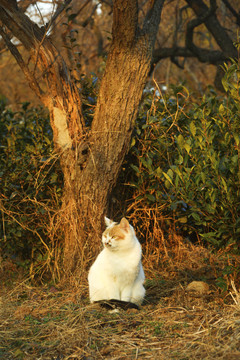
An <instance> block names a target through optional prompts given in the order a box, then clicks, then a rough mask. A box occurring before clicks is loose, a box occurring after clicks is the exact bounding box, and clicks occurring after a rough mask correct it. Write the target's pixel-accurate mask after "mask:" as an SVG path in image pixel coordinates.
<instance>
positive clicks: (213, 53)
mask: <svg viewBox="0 0 240 360" xmlns="http://www.w3.org/2000/svg"><path fill="white" fill-rule="evenodd" d="M198 52H201V56H200V58H199V57H198V55H197V54H196V53H193V52H192V51H191V50H190V49H189V48H187V47H181V46H175V47H171V48H160V49H156V50H154V52H153V61H152V62H153V64H156V63H157V62H159V61H160V60H162V59H165V58H169V57H170V58H171V60H172V61H173V62H174V63H175V62H176V60H175V59H176V58H177V57H184V58H190V57H191V58H193V57H197V58H198V60H199V61H201V62H203V63H209V64H213V65H216V64H218V63H219V62H222V61H226V60H227V57H226V56H224V54H223V52H222V51H219V50H208V49H203V48H198Z"/></svg>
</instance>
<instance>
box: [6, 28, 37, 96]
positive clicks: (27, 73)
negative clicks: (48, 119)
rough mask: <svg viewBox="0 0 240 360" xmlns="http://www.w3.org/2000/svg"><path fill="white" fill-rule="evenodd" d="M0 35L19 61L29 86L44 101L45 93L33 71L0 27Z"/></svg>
mask: <svg viewBox="0 0 240 360" xmlns="http://www.w3.org/2000/svg"><path fill="white" fill-rule="evenodd" d="M0 34H1V36H2V38H3V39H4V41H5V43H6V45H7V47H8V49H9V51H10V52H11V54H12V55H13V56H14V58H15V60H16V61H17V63H18V65H19V66H20V68H21V69H22V71H23V73H24V75H25V76H26V79H27V80H28V83H29V86H30V87H31V89H32V90H33V91H35V93H36V94H37V96H38V97H39V98H40V99H41V100H42V101H43V98H44V92H43V91H42V89H41V88H40V86H39V84H38V83H37V81H36V79H35V77H34V76H33V74H32V73H31V71H30V70H29V69H28V66H27V65H26V64H25V62H24V60H23V58H22V56H21V54H20V53H19V51H18V49H17V47H16V46H15V45H14V44H13V43H12V42H11V40H10V38H9V37H8V35H7V34H6V33H5V32H4V30H3V28H2V27H0Z"/></svg>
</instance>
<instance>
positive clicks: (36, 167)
mask: <svg viewBox="0 0 240 360" xmlns="http://www.w3.org/2000/svg"><path fill="white" fill-rule="evenodd" d="M0 144H1V146H0V210H1V213H2V216H1V217H2V221H1V227H0V235H1V238H0V247H1V249H2V255H3V256H4V255H8V256H12V257H14V258H16V259H19V263H20V264H21V265H23V266H24V267H26V268H27V267H28V266H29V265H30V264H31V263H33V262H34V263H35V264H37V263H39V266H40V265H41V264H42V262H43V261H46V258H47V257H48V256H49V251H50V249H49V240H48V235H49V234H48V231H49V223H50V217H51V214H52V213H53V212H54V210H55V209H57V208H58V207H59V205H60V198H61V192H62V175H61V171H60V169H59V164H58V159H57V157H56V156H55V155H54V153H53V142H52V131H51V127H50V124H49V117H48V114H47V112H46V110H44V109H43V108H30V107H29V103H24V104H23V105H22V109H21V111H18V112H13V111H12V110H10V109H7V107H6V102H5V101H4V100H1V101H0Z"/></svg>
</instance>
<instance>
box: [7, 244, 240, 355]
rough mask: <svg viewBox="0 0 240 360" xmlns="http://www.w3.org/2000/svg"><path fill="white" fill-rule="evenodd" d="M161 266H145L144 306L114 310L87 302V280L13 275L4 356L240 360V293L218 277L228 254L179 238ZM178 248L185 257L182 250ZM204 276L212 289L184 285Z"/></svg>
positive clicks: (233, 282) (230, 279)
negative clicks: (41, 280) (60, 281)
mask: <svg viewBox="0 0 240 360" xmlns="http://www.w3.org/2000/svg"><path fill="white" fill-rule="evenodd" d="M176 246H177V247H178V251H177V250H176V249H174V247H173V248H172V249H171V251H170V250H169V249H168V256H166V254H165V255H164V251H163V253H162V254H160V253H159V256H161V262H160V261H159V264H160V263H161V266H159V267H158V268H156V267H155V268H153V267H152V266H149V267H148V266H147V260H148V259H147V258H145V259H144V262H145V269H146V275H147V281H146V288H147V296H146V300H145V303H144V305H143V306H142V309H141V310H140V311H139V312H138V311H134V310H131V311H130V310H129V311H127V312H123V311H121V312H119V313H115V314H110V313H109V312H107V311H106V310H103V309H101V308H99V307H97V306H96V305H90V304H89V302H88V289H87V283H86V276H85V278H83V279H82V285H81V286H78V288H76V287H72V286H71V288H70V286H69V287H68V288H66V284H64V288H61V286H60V285H59V286H50V285H45V286H38V287H34V286H33V285H31V284H30V283H29V282H28V281H24V282H21V281H19V279H15V284H14V285H13V283H11V285H10V284H7V283H6V282H5V284H6V286H4V287H3V288H2V289H1V294H0V295H1V302H0V317H1V319H0V320H1V321H0V358H1V359H5V360H8V359H9V360H10V359H11V360H14V359H24V360H25V359H27V360H28V359H29V360H32V359H34V360H36V359H43V360H48V359H49V360H61V359H64V360H70V359H79V360H80V359H82V360H83V359H85V360H87V359H88V360H91V359H92V360H93V359H111V360H114V359H118V360H121V359H166V360H169V359H172V360H175V359H176V360H187V359H191V360H194V359H205V360H208V359H209V360H210V359H211V360H212V359H218V360H235V359H236V360H237V359H239V358H240V320H239V319H240V293H239V290H238V286H239V284H238V283H237V279H236V278H235V279H234V277H233V275H231V276H232V277H231V276H230V277H229V276H228V279H226V280H228V285H229V290H228V291H227V292H225V293H224V292H221V291H220V289H219V288H217V287H216V281H215V280H216V277H218V276H220V275H221V269H223V268H224V266H225V265H226V264H229V258H228V257H224V256H223V254H218V255H213V254H211V253H209V252H208V251H207V250H206V249H204V248H202V247H201V246H193V245H191V244H188V243H185V244H184V243H183V242H182V243H181V244H180V240H179V241H178V242H176ZM180 254H181V255H180ZM193 280H195V281H197V280H203V281H205V282H207V283H208V284H209V286H210V291H209V292H208V293H207V294H204V295H203V296H197V295H196V294H191V293H188V292H186V291H185V289H186V286H187V284H189V283H190V282H191V281H193Z"/></svg>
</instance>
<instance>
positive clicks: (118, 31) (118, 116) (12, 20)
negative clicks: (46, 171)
mask: <svg viewBox="0 0 240 360" xmlns="http://www.w3.org/2000/svg"><path fill="white" fill-rule="evenodd" d="M163 2H164V0H155V1H152V2H151V4H152V7H151V8H150V10H149V12H148V14H147V16H146V19H145V22H144V25H143V28H142V29H141V30H140V29H139V28H138V8H137V1H135V0H129V1H124V0H115V1H114V8H113V41H112V46H111V49H110V52H109V54H108V60H107V64H106V70H105V75H104V77H103V79H102V81H101V87H100V92H99V97H98V101H97V106H96V111H95V114H94V119H93V122H92V126H91V130H87V129H86V127H85V125H84V119H83V116H82V111H81V100H80V97H79V93H78V90H77V88H76V86H75V85H74V84H73V83H72V82H71V79H70V76H69V74H68V70H67V68H66V66H65V63H64V61H63V59H62V58H61V56H60V54H59V53H58V52H57V50H56V49H55V48H54V46H53V45H52V44H51V41H50V40H49V39H48V37H47V36H46V34H43V33H42V31H41V30H40V29H39V28H38V27H37V25H36V24H33V23H32V22H31V21H30V20H29V18H27V17H26V16H25V15H24V14H22V13H20V12H19V10H18V9H17V7H14V6H13V5H12V4H13V3H14V0H11V1H10V2H8V1H7V0H0V20H2V22H3V23H5V24H6V25H7V27H8V29H9V30H10V31H11V32H12V33H13V34H14V35H15V36H16V37H18V38H19V39H20V40H21V42H22V43H23V45H24V46H25V48H26V49H28V50H29V51H30V53H31V56H32V59H33V63H34V64H35V65H34V68H36V67H38V69H39V70H40V71H41V73H42V74H45V77H46V82H47V91H46V92H43V91H42V90H41V89H40V88H39V85H38V83H37V81H36V77H35V74H34V72H31V71H30V70H29V68H28V67H27V65H26V64H25V63H24V62H23V60H22V58H21V55H20V54H19V53H18V51H17V49H16V48H15V47H14V45H13V44H12V43H11V42H10V41H9V39H8V37H7V35H6V34H5V33H4V31H3V30H2V31H1V34H2V36H3V37H4V39H5V41H6V43H7V45H8V47H9V49H10V50H11V51H12V53H13V55H14V56H15V58H16V60H17V61H18V63H19V65H20V66H21V67H22V70H23V71H24V72H25V75H26V77H27V78H28V80H29V83H30V86H31V87H32V88H33V90H34V91H35V92H36V93H37V95H38V96H39V97H40V99H41V100H42V101H43V102H44V104H45V105H46V106H47V107H48V108H49V111H50V119H51V125H52V129H53V134H54V144H55V149H56V151H57V153H58V154H59V156H60V161H61V166H62V171H63V174H64V196H63V205H62V210H61V217H60V220H61V227H62V230H63V232H64V238H65V246H64V269H65V271H66V272H67V273H68V274H69V272H73V271H75V270H76V269H78V268H79V267H81V266H83V262H85V261H86V258H85V255H84V254H86V253H87V254H89V249H90V248H96V247H98V245H97V243H98V240H99V236H100V233H101V224H102V219H103V215H104V214H106V212H107V205H108V199H109V196H110V194H111V190H112V188H113V186H114V184H115V183H116V180H117V176H118V173H119V170H120V167H121V164H122V162H123V159H124V156H125V154H126V152H127V150H128V146H129V143H130V138H131V134H132V130H133V127H134V121H135V119H136V116H137V110H138V105H139V102H140V100H141V96H142V91H143V87H144V84H145V82H146V79H147V75H148V72H149V69H150V62H151V55H152V49H153V45H154V42H155V37H156V33H157V29H158V25H159V22H160V14H161V9H162V6H163ZM16 19H17V21H16ZM19 24H20V27H19Z"/></svg>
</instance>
